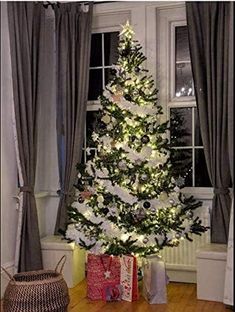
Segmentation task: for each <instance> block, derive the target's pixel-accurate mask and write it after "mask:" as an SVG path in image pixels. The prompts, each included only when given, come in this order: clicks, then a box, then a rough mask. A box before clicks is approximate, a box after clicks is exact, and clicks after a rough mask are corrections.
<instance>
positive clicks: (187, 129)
mask: <svg viewBox="0 0 235 312" xmlns="http://www.w3.org/2000/svg"><path fill="white" fill-rule="evenodd" d="M170 140H171V141H170V142H171V146H192V108H190V107H189V108H171V109H170Z"/></svg>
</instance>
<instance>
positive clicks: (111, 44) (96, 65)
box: [88, 32, 119, 101]
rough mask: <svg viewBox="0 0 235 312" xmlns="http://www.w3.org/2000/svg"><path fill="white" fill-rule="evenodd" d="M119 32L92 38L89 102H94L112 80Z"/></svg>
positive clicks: (94, 35)
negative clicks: (112, 67) (112, 68)
mask: <svg viewBox="0 0 235 312" xmlns="http://www.w3.org/2000/svg"><path fill="white" fill-rule="evenodd" d="M118 34H119V33H118V32H108V33H96V34H93V35H92V37H91V58H90V80H89V93H88V100H89V101H94V100H97V99H98V96H99V95H100V94H101V93H102V90H103V89H104V87H105V85H106V84H107V83H108V81H109V80H111V78H112V74H111V71H110V69H111V66H112V64H115V63H116V61H117V57H118V53H117V47H118V42H119V37H118Z"/></svg>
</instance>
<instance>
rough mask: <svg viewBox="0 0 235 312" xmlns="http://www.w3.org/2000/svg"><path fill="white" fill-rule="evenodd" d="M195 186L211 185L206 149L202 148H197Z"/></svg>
mask: <svg viewBox="0 0 235 312" xmlns="http://www.w3.org/2000/svg"><path fill="white" fill-rule="evenodd" d="M195 186H200V187H211V182H210V179H209V176H208V171H207V167H206V160H205V156H204V150H203V149H202V148H200V149H196V150H195Z"/></svg>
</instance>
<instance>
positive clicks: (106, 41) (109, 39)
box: [82, 31, 119, 163]
mask: <svg viewBox="0 0 235 312" xmlns="http://www.w3.org/2000/svg"><path fill="white" fill-rule="evenodd" d="M118 35H119V32H117V31H115V32H106V33H95V34H92V37H91V57H90V79H89V93H88V106H87V114H86V126H85V138H84V147H83V155H82V162H83V163H86V162H87V161H88V160H89V159H92V158H93V157H94V156H95V154H96V148H97V147H96V146H95V145H94V143H93V141H92V139H91V135H92V132H93V131H94V130H95V127H96V121H97V117H98V114H99V112H98V109H99V108H100V105H99V104H98V103H97V102H96V101H97V99H98V97H99V95H101V94H102V91H103V89H104V88H105V86H106V85H107V83H108V82H109V81H110V80H111V79H112V74H111V70H110V69H111V67H112V65H113V64H115V63H116V62H117V58H118V49H117V48H118V43H119V36H118Z"/></svg>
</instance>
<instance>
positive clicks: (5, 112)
mask: <svg viewBox="0 0 235 312" xmlns="http://www.w3.org/2000/svg"><path fill="white" fill-rule="evenodd" d="M1 47H2V51H1V91H2V92H1V265H2V266H4V268H6V269H7V270H8V271H9V273H11V274H12V273H13V267H14V256H15V245H16V229H17V218H18V213H17V210H16V201H15V199H14V198H13V197H12V196H13V195H16V194H17V168H16V157H15V146H14V140H13V131H12V106H13V91H12V79H11V60H10V45H9V35H8V21H7V6H6V2H1ZM7 282H8V278H6V275H5V274H3V273H2V274H1V286H2V287H1V291H3V289H4V286H5V285H6V283H7ZM1 296H2V292H1Z"/></svg>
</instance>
